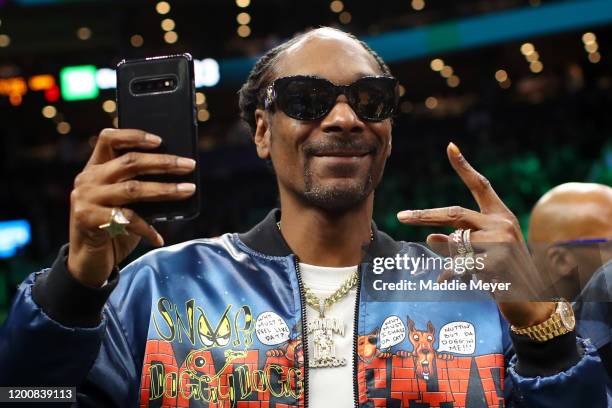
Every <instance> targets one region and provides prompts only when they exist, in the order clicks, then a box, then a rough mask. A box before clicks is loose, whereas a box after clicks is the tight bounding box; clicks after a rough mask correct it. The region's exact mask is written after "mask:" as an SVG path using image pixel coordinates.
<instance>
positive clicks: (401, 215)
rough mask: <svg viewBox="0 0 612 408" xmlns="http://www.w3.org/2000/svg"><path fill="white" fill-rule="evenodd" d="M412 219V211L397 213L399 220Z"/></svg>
mask: <svg viewBox="0 0 612 408" xmlns="http://www.w3.org/2000/svg"><path fill="white" fill-rule="evenodd" d="M410 217H412V211H410V210H404V211H400V212H398V213H397V218H410Z"/></svg>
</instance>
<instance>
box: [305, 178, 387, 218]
mask: <svg viewBox="0 0 612 408" xmlns="http://www.w3.org/2000/svg"><path fill="white" fill-rule="evenodd" d="M304 182H305V187H306V188H305V189H304V193H303V195H302V197H303V199H304V201H306V202H307V203H308V204H309V205H311V206H315V207H319V208H323V209H325V210H328V211H334V212H336V211H338V212H339V211H345V210H348V209H350V208H353V207H355V206H357V205H358V204H361V203H362V202H363V201H364V200H365V199H366V198H367V197H368V196H369V195H370V193H371V192H372V191H373V190H374V187H375V186H374V181H373V178H372V174H371V172H370V173H369V174H368V177H367V178H366V179H365V180H359V181H356V182H352V183H349V184H347V185H344V186H322V185H320V184H317V183H316V182H314V181H313V177H312V173H310V172H309V171H308V170H306V171H304Z"/></svg>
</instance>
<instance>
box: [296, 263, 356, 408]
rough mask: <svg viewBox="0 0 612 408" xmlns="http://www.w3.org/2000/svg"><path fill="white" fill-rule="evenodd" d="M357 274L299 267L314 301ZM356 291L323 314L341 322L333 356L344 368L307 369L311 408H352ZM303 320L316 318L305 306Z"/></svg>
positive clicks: (346, 269)
mask: <svg viewBox="0 0 612 408" xmlns="http://www.w3.org/2000/svg"><path fill="white" fill-rule="evenodd" d="M356 270H357V266H349V267H344V268H330V267H323V266H314V265H308V264H304V263H300V273H301V275H302V282H303V284H304V285H305V286H307V287H308V288H309V289H310V290H312V292H313V293H314V294H315V296H317V297H318V298H326V297H327V296H329V295H331V294H332V293H334V292H335V291H336V290H337V289H338V288H339V287H340V285H341V284H342V283H343V282H344V281H345V280H346V279H347V278H348V277H349V276H350V275H351V274H352V273H353V272H354V271H356ZM356 301H357V288H353V289H351V290H350V291H349V293H348V294H347V295H346V296H344V297H343V298H342V299H340V300H339V301H338V302H337V303H334V304H333V305H332V306H331V307H329V310H326V311H325V317H330V318H332V317H333V318H336V319H339V320H340V321H341V322H344V337H342V336H340V335H338V334H335V335H334V337H333V339H334V344H335V347H336V356H337V357H338V358H342V357H344V359H345V360H346V365H344V366H340V367H322V368H308V399H309V405H310V406H311V407H313V408H322V407H334V408H351V407H353V406H354V405H355V402H354V401H355V400H354V398H355V397H354V395H353V383H354V379H353V334H354V333H353V331H354V330H355V328H354V320H355V302H356ZM306 311H307V320H308V321H309V322H310V321H313V320H314V319H316V318H317V317H318V315H319V312H318V311H317V310H314V309H313V308H312V307H310V306H306ZM313 347H314V346H313V339H312V334H311V335H309V336H308V358H309V360H311V359H312V355H313V350H314V349H313Z"/></svg>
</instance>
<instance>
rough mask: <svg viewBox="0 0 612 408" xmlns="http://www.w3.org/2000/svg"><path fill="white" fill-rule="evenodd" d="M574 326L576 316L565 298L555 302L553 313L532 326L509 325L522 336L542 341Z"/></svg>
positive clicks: (563, 332)
mask: <svg viewBox="0 0 612 408" xmlns="http://www.w3.org/2000/svg"><path fill="white" fill-rule="evenodd" d="M574 327H576V318H575V317H574V310H573V309H572V305H571V304H570V303H569V302H566V301H565V300H561V301H559V302H557V308H556V309H555V311H554V312H553V314H552V315H551V316H550V317H549V318H548V319H547V320H545V321H543V322H542V323H539V324H536V325H534V326H528V327H521V328H520V329H518V328H516V327H515V326H510V329H511V330H512V331H513V332H514V333H516V334H520V335H523V336H527V337H529V338H530V339H532V340H535V341H539V342H544V341H547V340H550V339H553V338H555V337H557V336H561V335H563V334H565V333H569V332H571V331H572V330H574Z"/></svg>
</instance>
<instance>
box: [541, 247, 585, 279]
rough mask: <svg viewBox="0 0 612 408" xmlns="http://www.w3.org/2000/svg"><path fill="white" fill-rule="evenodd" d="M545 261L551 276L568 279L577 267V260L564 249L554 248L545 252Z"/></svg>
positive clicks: (570, 252)
mask: <svg viewBox="0 0 612 408" xmlns="http://www.w3.org/2000/svg"><path fill="white" fill-rule="evenodd" d="M546 259H547V260H548V265H549V267H550V268H551V272H552V274H553V275H556V276H559V277H560V278H566V277H569V276H570V274H571V273H572V272H574V271H575V270H576V268H577V267H578V258H576V256H575V255H574V254H573V253H572V251H568V250H567V249H566V248H563V247H558V246H554V247H551V248H548V250H547V251H546Z"/></svg>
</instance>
